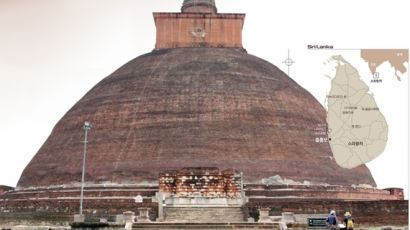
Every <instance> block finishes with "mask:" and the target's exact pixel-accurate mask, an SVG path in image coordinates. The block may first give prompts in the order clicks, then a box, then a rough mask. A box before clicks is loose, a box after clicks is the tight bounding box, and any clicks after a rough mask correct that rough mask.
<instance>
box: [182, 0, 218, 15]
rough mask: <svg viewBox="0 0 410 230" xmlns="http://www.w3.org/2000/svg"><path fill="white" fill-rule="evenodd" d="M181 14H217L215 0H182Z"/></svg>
mask: <svg viewBox="0 0 410 230" xmlns="http://www.w3.org/2000/svg"><path fill="white" fill-rule="evenodd" d="M181 11H182V12H183V13H214V14H216V13H217V8H216V4H215V0H184V3H183V4H182V8H181Z"/></svg>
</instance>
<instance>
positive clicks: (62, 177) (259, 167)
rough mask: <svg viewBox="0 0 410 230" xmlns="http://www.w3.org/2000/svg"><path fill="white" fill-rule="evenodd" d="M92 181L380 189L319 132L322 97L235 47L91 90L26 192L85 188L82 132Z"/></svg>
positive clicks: (116, 77) (57, 134) (27, 174)
mask: <svg viewBox="0 0 410 230" xmlns="http://www.w3.org/2000/svg"><path fill="white" fill-rule="evenodd" d="M86 120H88V121H90V122H92V124H93V129H91V131H90V134H89V145H88V155H87V167H86V181H87V182H89V183H104V182H106V181H109V182H110V183H119V184H124V183H127V184H129V183H131V184H144V183H147V182H151V183H154V184H157V183H158V182H157V181H158V175H159V173H160V172H163V171H164V170H176V169H180V168H184V167H218V168H220V169H221V170H224V169H229V168H232V169H235V170H237V171H243V172H244V178H245V182H247V183H250V182H255V183H258V181H259V182H260V180H261V179H263V178H269V177H271V176H275V175H280V176H281V177H283V178H287V179H292V180H295V181H298V182H303V181H305V180H306V181H310V182H311V183H328V184H339V185H348V186H350V185H351V184H371V185H375V183H374V180H373V178H372V176H371V174H370V172H369V170H368V169H367V168H366V166H360V167H358V168H355V169H353V170H348V169H343V168H340V167H339V166H338V165H337V164H336V162H335V161H334V160H332V159H331V158H330V157H331V156H332V153H331V150H330V147H329V145H328V144H327V143H325V144H318V143H315V135H314V130H315V128H316V127H317V126H318V125H323V124H326V112H325V110H324V108H323V107H322V106H321V104H320V103H319V102H317V101H316V99H315V98H314V97H313V96H312V95H311V94H310V93H308V92H307V91H306V90H305V89H303V88H302V87H301V86H299V85H298V84H297V83H296V82H294V81H293V80H292V79H290V78H289V77H288V76H286V74H284V73H283V72H282V71H280V70H279V69H278V68H277V67H275V66H274V65H272V64H270V63H268V62H266V61H264V60H262V59H259V58H257V57H255V56H252V55H249V54H247V53H246V52H244V51H243V50H238V49H228V48H179V49H169V50H161V51H155V52H152V53H149V54H146V55H143V56H141V57H138V58H136V59H134V60H132V61H131V62H129V63H128V64H126V65H124V66H123V67H121V68H120V69H119V70H117V71H115V72H114V73H113V74H112V75H110V76H109V77H107V78H105V79H104V80H102V81H101V82H100V83H98V84H97V85H96V86H95V87H94V88H93V89H92V90H90V91H89V92H88V93H87V94H86V95H85V96H84V97H83V98H82V99H81V100H80V101H79V102H78V103H77V104H76V105H74V106H73V108H72V109H70V111H68V112H67V114H66V115H65V116H64V117H63V118H62V119H61V120H60V121H59V122H58V124H57V125H56V126H55V127H54V129H53V132H52V133H51V135H50V137H49V138H48V139H47V141H46V142H45V143H44V145H43V146H42V147H41V149H40V150H39V152H38V153H37V154H36V156H35V157H34V158H33V159H32V161H31V162H30V164H29V165H28V166H27V167H26V168H25V170H24V172H23V174H22V176H21V178H20V181H19V183H18V186H20V187H31V186H34V187H35V186H50V185H62V184H72V183H78V182H80V180H81V165H82V158H83V144H82V142H81V140H82V139H83V133H84V131H83V130H82V126H83V124H84V121H86Z"/></svg>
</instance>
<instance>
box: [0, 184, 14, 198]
mask: <svg viewBox="0 0 410 230" xmlns="http://www.w3.org/2000/svg"><path fill="white" fill-rule="evenodd" d="M11 190H14V188H13V187H10V186H4V185H0V196H2V195H3V194H5V193H6V192H7V191H11Z"/></svg>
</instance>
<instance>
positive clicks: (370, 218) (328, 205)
mask: <svg viewBox="0 0 410 230" xmlns="http://www.w3.org/2000/svg"><path fill="white" fill-rule="evenodd" d="M263 207H265V208H270V211H269V214H270V215H271V216H280V215H281V213H282V212H293V213H295V214H312V215H313V214H327V213H328V212H329V211H330V210H335V211H336V213H337V215H338V218H339V220H342V219H343V214H344V213H345V212H346V211H349V212H351V213H352V214H353V218H354V219H355V221H356V223H357V224H359V225H367V226H369V225H370V226H382V225H389V226H392V225H397V226H403V225H408V201H406V200H395V201H394V200H384V201H342V200H304V199H294V200H292V201H289V200H274V199H250V201H249V203H247V204H246V205H245V206H244V207H243V208H244V212H245V213H247V214H248V215H249V216H251V217H254V218H256V219H257V218H258V216H259V214H258V213H259V211H258V210H259V209H260V208H263Z"/></svg>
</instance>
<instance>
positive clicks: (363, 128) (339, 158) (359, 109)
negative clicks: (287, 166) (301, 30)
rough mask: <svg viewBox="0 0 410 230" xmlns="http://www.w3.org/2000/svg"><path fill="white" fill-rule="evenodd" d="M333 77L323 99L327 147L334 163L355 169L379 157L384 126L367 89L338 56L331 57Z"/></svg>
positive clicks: (383, 140)
mask: <svg viewBox="0 0 410 230" xmlns="http://www.w3.org/2000/svg"><path fill="white" fill-rule="evenodd" d="M332 60H334V61H336V62H337V66H336V76H335V77H334V78H333V80H332V86H331V90H330V93H329V95H328V98H327V105H328V116H327V123H328V127H329V140H330V141H329V143H330V147H331V149H332V152H333V156H334V158H335V160H336V162H337V163H338V164H339V165H340V166H341V167H343V168H349V169H351V168H355V167H357V166H359V165H362V164H365V163H368V162H370V161H372V160H373V159H375V158H376V157H378V156H379V155H380V154H382V153H383V151H384V149H385V147H386V144H387V140H388V125H387V122H386V119H385V117H384V116H383V114H382V113H381V112H380V110H379V107H378V106H377V104H376V101H375V99H374V97H373V95H372V94H370V93H369V87H368V86H367V85H366V84H365V83H364V82H363V81H362V80H361V79H360V76H359V73H358V71H357V70H356V69H355V68H354V67H353V66H352V65H351V64H350V63H348V62H347V61H346V60H345V59H343V57H342V56H334V57H332Z"/></svg>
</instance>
